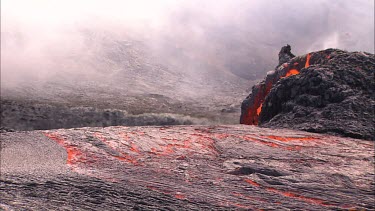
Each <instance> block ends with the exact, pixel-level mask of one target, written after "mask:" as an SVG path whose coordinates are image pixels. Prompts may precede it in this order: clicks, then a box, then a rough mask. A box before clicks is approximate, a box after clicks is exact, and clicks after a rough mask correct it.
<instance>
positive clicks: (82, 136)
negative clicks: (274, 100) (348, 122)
mask: <svg viewBox="0 0 375 211" xmlns="http://www.w3.org/2000/svg"><path fill="white" fill-rule="evenodd" d="M1 136H2V137H1V146H2V148H1V180H0V199H1V201H0V208H2V209H5V210H13V209H15V210H18V209H26V210H27V209H30V210H35V209H42V208H43V209H54V210H64V209H66V210H69V209H96V210H124V209H141V210H155V209H163V210H165V209H171V210H184V209H186V210H206V209H214V210H220V209H222V210H228V209H236V210H237V209H239V210H271V209H274V210H289V209H293V210H361V209H374V203H375V199H374V194H375V193H374V185H375V182H374V176H375V175H374V142H372V141H365V140H358V139H351V138H341V137H335V136H328V135H321V134H312V133H307V132H301V131H292V130H275V129H266V128H259V127H256V126H244V125H233V126H211V127H210V126H171V127H107V128H79V129H59V130H50V131H33V132H16V133H4V134H2V135H1Z"/></svg>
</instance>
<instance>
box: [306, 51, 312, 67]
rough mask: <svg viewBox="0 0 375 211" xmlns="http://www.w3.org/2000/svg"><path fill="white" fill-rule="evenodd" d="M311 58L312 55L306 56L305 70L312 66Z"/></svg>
mask: <svg viewBox="0 0 375 211" xmlns="http://www.w3.org/2000/svg"><path fill="white" fill-rule="evenodd" d="M310 58H311V55H310V54H307V56H306V63H305V68H308V67H309V66H310Z"/></svg>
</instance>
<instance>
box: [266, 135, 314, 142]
mask: <svg viewBox="0 0 375 211" xmlns="http://www.w3.org/2000/svg"><path fill="white" fill-rule="evenodd" d="M261 137H262V138H269V139H274V140H278V141H282V142H289V141H311V140H317V139H319V138H317V137H283V136H272V135H271V136H261Z"/></svg>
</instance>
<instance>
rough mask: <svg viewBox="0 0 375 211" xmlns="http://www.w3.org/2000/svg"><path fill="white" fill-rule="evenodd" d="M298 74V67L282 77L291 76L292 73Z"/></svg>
mask: <svg viewBox="0 0 375 211" xmlns="http://www.w3.org/2000/svg"><path fill="white" fill-rule="evenodd" d="M297 74H299V71H298V70H297V69H291V70H289V71H288V72H287V73H286V75H285V76H284V77H281V78H285V77H289V76H291V75H297Z"/></svg>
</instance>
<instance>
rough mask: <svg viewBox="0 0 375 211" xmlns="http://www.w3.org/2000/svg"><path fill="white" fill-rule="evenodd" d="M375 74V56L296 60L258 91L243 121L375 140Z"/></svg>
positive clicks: (331, 53) (317, 55)
mask: <svg viewBox="0 0 375 211" xmlns="http://www.w3.org/2000/svg"><path fill="white" fill-rule="evenodd" d="M292 72H293V73H292ZM374 72H375V56H374V55H373V54H370V53H365V52H347V51H342V50H338V49H327V50H323V51H318V52H312V53H310V54H308V55H305V56H299V57H295V58H293V59H291V60H290V61H289V62H287V63H283V64H281V65H280V66H278V67H277V68H276V71H275V72H272V73H270V74H268V75H267V77H266V79H265V80H264V81H262V82H261V83H259V84H258V85H256V86H254V87H253V89H252V93H251V94H250V95H249V96H248V97H247V98H246V99H245V100H244V102H243V104H242V115H241V123H243V124H259V125H261V126H265V127H282V128H293V129H299V130H305V131H310V132H318V133H333V134H338V135H342V136H348V137H354V138H360V139H369V140H374V136H375V134H374V129H373V127H374V123H375V122H374V107H375V100H374V87H375V82H374Z"/></svg>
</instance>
